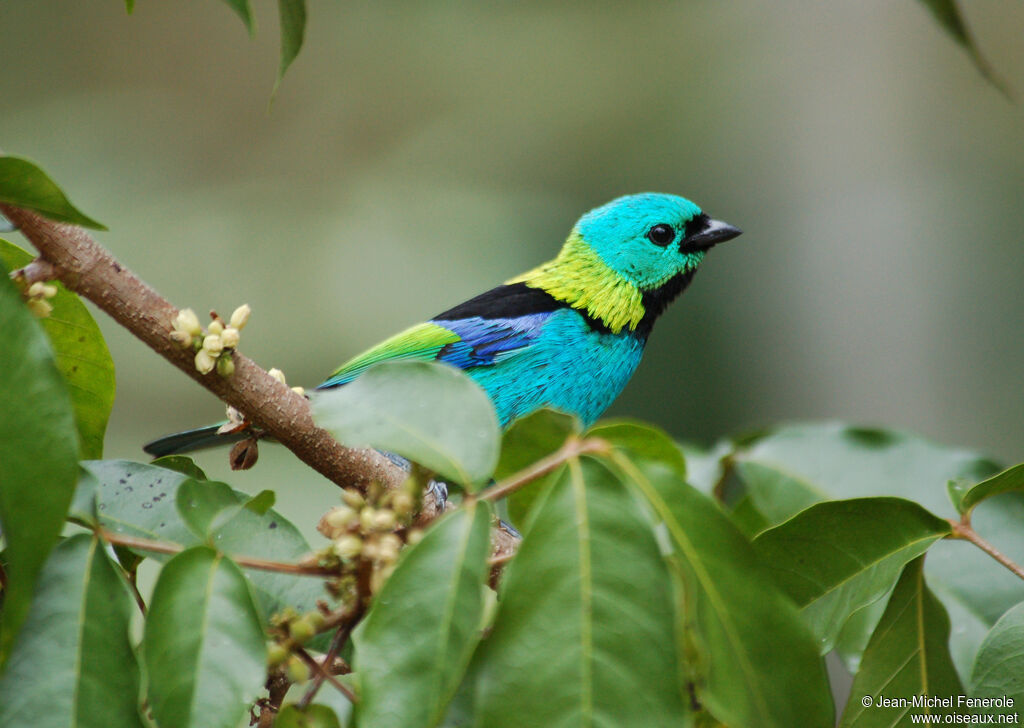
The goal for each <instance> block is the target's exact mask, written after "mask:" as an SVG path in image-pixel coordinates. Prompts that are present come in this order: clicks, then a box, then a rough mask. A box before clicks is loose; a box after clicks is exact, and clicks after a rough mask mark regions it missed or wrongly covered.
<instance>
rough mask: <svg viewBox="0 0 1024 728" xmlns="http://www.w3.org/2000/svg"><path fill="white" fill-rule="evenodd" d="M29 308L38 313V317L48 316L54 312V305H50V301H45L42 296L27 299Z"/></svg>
mask: <svg viewBox="0 0 1024 728" xmlns="http://www.w3.org/2000/svg"><path fill="white" fill-rule="evenodd" d="M26 305H27V306H28V310H29V311H31V312H32V313H33V314H35V315H36V317H37V318H46V317H47V316H49V315H50V314H51V313H52V312H53V306H51V305H50V302H49V301H44V300H43V299H41V298H30V299H29V300H28V301H26Z"/></svg>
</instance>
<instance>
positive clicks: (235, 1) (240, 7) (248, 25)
mask: <svg viewBox="0 0 1024 728" xmlns="http://www.w3.org/2000/svg"><path fill="white" fill-rule="evenodd" d="M224 2H226V3H227V4H228V6H229V7H230V8H231V9H232V10H234V11H235V13H236V14H237V15H238V17H240V18H241V19H242V22H243V23H245V29H246V30H247V31H249V36H250V37H252V35H253V32H254V30H255V29H254V28H253V23H252V8H250V7H249V0H224Z"/></svg>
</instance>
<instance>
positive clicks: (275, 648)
mask: <svg viewBox="0 0 1024 728" xmlns="http://www.w3.org/2000/svg"><path fill="white" fill-rule="evenodd" d="M287 659H288V650H286V649H285V648H284V647H283V646H282V645H279V644H278V643H276V642H273V643H271V644H270V645H268V646H267V667H271V668H274V667H277V666H278V665H280V664H282V663H284V661H285V660H287Z"/></svg>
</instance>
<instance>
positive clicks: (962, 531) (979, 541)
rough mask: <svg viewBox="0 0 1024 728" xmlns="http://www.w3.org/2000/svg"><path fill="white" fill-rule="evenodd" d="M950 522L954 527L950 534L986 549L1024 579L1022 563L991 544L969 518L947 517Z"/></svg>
mask: <svg viewBox="0 0 1024 728" xmlns="http://www.w3.org/2000/svg"><path fill="white" fill-rule="evenodd" d="M947 520H948V521H949V524H950V525H951V526H952V527H953V533H952V534H950V536H952V538H962V539H964V540H965V541H970V542H971V543H973V544H974V545H975V546H977V547H978V548H979V549H981V550H982V551H984V552H985V553H986V554H988V555H989V556H991V557H992V558H993V559H995V560H996V561H998V562H999V563H1000V564H1002V565H1003V566H1004V567H1006V568H1007V569H1009V570H1010V571H1012V572H1013V573H1014V574H1015V575H1016V576H1017V577H1019V578H1021V579H1024V568H1022V567H1021V566H1020V564H1018V563H1016V562H1014V561H1013V560H1012V559H1010V557H1008V556H1007V555H1006V554H1004V553H1003V552H1002V551H1000V550H999V549H997V548H996V547H995V546H993V545H992V544H990V543H989V542H988V541H986V540H985V539H983V538H982V537H981V536H979V535H978V532H977V531H975V530H974V529H973V528H972V527H971V524H970V521H969V520H968V519H966V518H965V519H964V520H962V521H954V520H953V519H952V518H949V519H947Z"/></svg>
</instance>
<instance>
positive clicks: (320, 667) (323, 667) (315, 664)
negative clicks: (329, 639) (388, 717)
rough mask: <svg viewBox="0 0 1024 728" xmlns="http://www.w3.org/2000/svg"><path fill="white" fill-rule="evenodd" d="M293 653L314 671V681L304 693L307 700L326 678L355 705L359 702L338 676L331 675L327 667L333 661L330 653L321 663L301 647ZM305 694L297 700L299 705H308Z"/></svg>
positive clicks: (311, 697)
mask: <svg viewBox="0 0 1024 728" xmlns="http://www.w3.org/2000/svg"><path fill="white" fill-rule="evenodd" d="M333 646H334V645H331V647H333ZM295 654H297V655H298V656H299V657H300V658H301V659H302V661H303V662H305V663H306V664H307V665H309V666H310V667H312V668H313V671H314V672H315V673H316V682H314V684H313V685H311V686H310V688H309V691H308V692H307V693H306V695H309V696H310V697H309V700H312V699H313V695H316V690H317V689H319V687H320V684H321V683H323V681H324V680H326V681H327V682H329V683H330V684H331V685H333V686H334V687H336V688H337V689H338V690H339V691H341V693H342V694H343V695H344V696H345V697H346V698H348V699H349V702H350V703H352V704H353V705H355V704H356V703H358V702H359V698H358V697H357V696H356V694H355V693H353V692H352V691H351V690H350V689H349V687H348V686H347V685H346V684H345V683H343V682H341V681H340V680H339V679H338V678H336V677H334V675H332V674H331V673H330V671H329V670H328V669H327V665H329V664H330V663H331V662H333V661H334V657H333V656H332V655H331V654H330V653H328V657H329V658H330V659H329V660H328V659H324V662H323V663H321V662H320V661H319V660H316V659H315V658H314V657H313V656H312V655H310V654H309V653H308V652H306V651H305V650H304V649H302V648H301V647H300V648H298V649H297V650H295ZM310 693H312V695H310ZM306 695H303V696H302V700H301V701H299V707H302V708H305V707H306V706H307V705H309V700H307V699H306Z"/></svg>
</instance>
